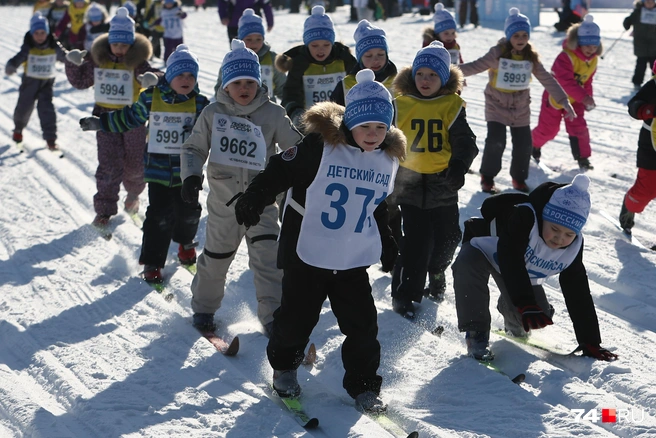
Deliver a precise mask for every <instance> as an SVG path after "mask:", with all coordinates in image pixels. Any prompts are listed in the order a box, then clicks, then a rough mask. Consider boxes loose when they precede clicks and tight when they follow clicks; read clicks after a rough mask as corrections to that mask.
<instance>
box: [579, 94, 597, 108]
mask: <svg viewBox="0 0 656 438" xmlns="http://www.w3.org/2000/svg"><path fill="white" fill-rule="evenodd" d="M581 103H582V104H583V105H584V106H585V110H586V111H592V110H593V109H595V107H596V106H597V105H596V104H595V101H594V99H593V98H592V96H585V97H584V98H583V100H582V101H581Z"/></svg>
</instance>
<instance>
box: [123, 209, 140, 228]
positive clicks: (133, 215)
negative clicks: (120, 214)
mask: <svg viewBox="0 0 656 438" xmlns="http://www.w3.org/2000/svg"><path fill="white" fill-rule="evenodd" d="M126 213H127V215H128V216H130V219H132V222H134V224H135V225H136V226H137V228H139V229H140V230H141V229H142V228H143V221H144V220H143V219H142V218H141V216H139V213H136V212H135V213H128V212H127V211H126Z"/></svg>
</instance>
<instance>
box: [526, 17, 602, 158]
mask: <svg viewBox="0 0 656 438" xmlns="http://www.w3.org/2000/svg"><path fill="white" fill-rule="evenodd" d="M599 34H600V30H599V26H597V24H596V23H595V22H594V18H593V17H592V15H590V14H588V15H586V16H585V19H584V20H583V22H582V23H578V24H574V25H573V26H572V27H570V28H569V30H568V31H567V38H566V39H565V41H564V42H563V51H562V52H560V54H559V55H558V56H557V57H556V60H555V61H554V63H553V66H552V67H551V72H552V74H553V75H554V77H555V78H556V80H557V81H558V83H559V84H560V85H561V87H563V89H564V90H565V92H566V93H567V95H568V97H569V101H570V102H571V103H572V106H573V107H574V112H575V113H576V118H574V119H570V120H568V118H567V117H565V129H566V130H567V134H569V143H570V147H571V148H572V156H573V157H574V159H575V160H576V161H577V162H578V164H579V167H580V168H581V169H583V170H592V169H593V167H592V164H590V155H592V149H591V148H590V132H588V125H587V123H586V122H585V112H586V111H591V110H593V109H594V107H595V101H594V98H593V97H592V78H593V77H594V74H595V72H596V71H597V61H598V56H599V55H600V54H601V53H602V52H603V48H602V46H601V38H600V36H599ZM557 99H558V97H557V96H554V95H552V94H551V93H550V92H549V90H545V92H544V94H543V95H542V106H541V108H540V117H539V119H538V126H536V127H535V128H534V129H533V132H532V133H531V134H532V137H533V157H534V158H535V159H536V160H539V159H540V157H541V155H542V150H541V148H542V146H544V144H545V143H546V142H548V141H549V140H552V139H553V138H554V137H556V134H558V131H559V130H560V121H561V119H562V118H563V116H564V115H565V114H566V113H569V109H567V107H565V108H563V103H562V102H559V101H558V100H557Z"/></svg>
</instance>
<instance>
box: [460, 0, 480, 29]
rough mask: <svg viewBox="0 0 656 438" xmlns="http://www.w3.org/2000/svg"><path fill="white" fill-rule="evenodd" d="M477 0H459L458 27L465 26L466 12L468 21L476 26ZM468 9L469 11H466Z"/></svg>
mask: <svg viewBox="0 0 656 438" xmlns="http://www.w3.org/2000/svg"><path fill="white" fill-rule="evenodd" d="M477 3H478V0H460V12H459V18H460V27H465V24H467V14H469V22H470V23H471V24H473V25H474V27H478V4H477ZM468 11H469V12H468Z"/></svg>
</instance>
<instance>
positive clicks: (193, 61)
mask: <svg viewBox="0 0 656 438" xmlns="http://www.w3.org/2000/svg"><path fill="white" fill-rule="evenodd" d="M182 73H191V74H192V75H194V78H196V79H198V58H197V57H196V55H194V54H193V53H191V52H190V51H189V47H188V46H187V45H186V44H180V45H179V46H178V47H176V49H175V52H173V53H171V56H169V59H167V60H166V73H164V77H165V78H166V81H167V82H168V83H169V84H170V83H171V81H172V80H173V79H174V78H175V77H176V76H180V75H181V74H182Z"/></svg>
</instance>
